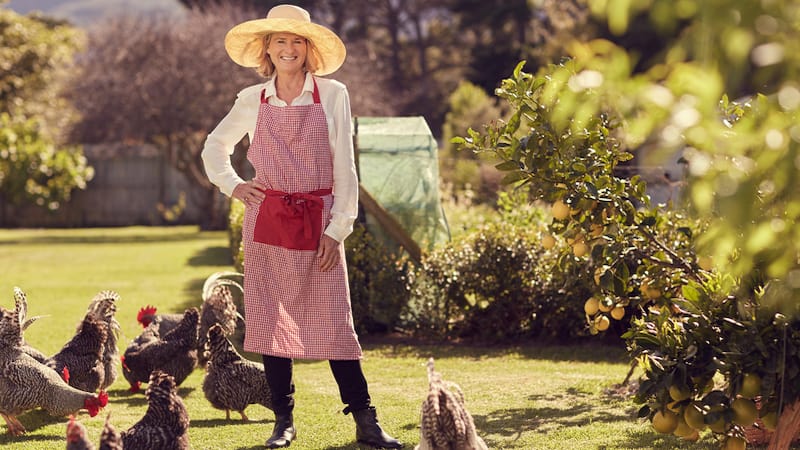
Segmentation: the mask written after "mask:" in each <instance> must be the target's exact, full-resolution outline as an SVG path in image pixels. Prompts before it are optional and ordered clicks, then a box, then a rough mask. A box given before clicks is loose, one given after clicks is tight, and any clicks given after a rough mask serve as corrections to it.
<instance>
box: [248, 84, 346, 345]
mask: <svg viewBox="0 0 800 450" xmlns="http://www.w3.org/2000/svg"><path fill="white" fill-rule="evenodd" d="M313 96H314V103H313V104H310V105H301V106H284V107H278V106H272V105H270V104H269V102H268V101H267V99H266V98H264V92H263V91H262V92H261V106H260V108H259V112H258V122H257V124H256V129H255V135H254V136H253V141H252V143H251V144H250V148H249V150H248V151H247V159H248V160H249V161H250V163H251V164H252V165H253V168H255V170H256V179H257V180H258V181H260V182H262V183H264V184H265V185H266V186H267V188H268V189H269V190H270V191H278V192H280V193H286V194H290V195H295V194H297V196H301V193H305V194H307V193H314V192H315V191H321V193H325V192H326V191H325V190H326V189H330V188H331V187H332V186H333V157H332V155H331V148H330V143H329V141H328V125H327V121H326V119H325V111H324V110H323V109H322V104H321V103H320V99H319V90H318V89H317V83H316V81H314V93H313ZM317 193H319V192H317ZM319 198H321V199H322V201H323V209H322V218H321V220H322V224H321V225H320V227H314V228H315V229H316V230H317V231H316V232H317V233H318V235H317V236H315V239H316V240H317V242H318V241H319V238H320V237H321V232H322V231H324V230H325V228H326V227H327V225H328V223H329V222H330V211H331V206H332V205H333V195H331V194H330V193H326V194H325V195H322V196H320V197H319ZM258 212H259V208H258V207H251V208H247V209H246V211H245V217H244V223H243V226H242V237H243V243H244V274H245V276H244V311H245V327H246V328H245V339H244V349H245V350H247V351H250V352H255V353H260V354H263V355H272V356H280V357H284V358H299V359H348V360H353V359H359V358H361V346H360V345H359V343H358V337H357V336H356V333H355V330H354V328H353V315H352V312H351V309H350V289H349V286H348V281H347V268H346V266H345V264H344V245H343V244H340V245H339V252H340V259H341V262H340V263H339V264H337V265H336V266H335V267H334V268H332V269H331V270H329V271H327V272H322V271H320V270H319V264H320V260H319V258H317V256H316V248H314V249H313V250H295V249H290V248H285V247H282V246H280V245H271V244H264V243H259V242H255V241H254V240H253V234H254V229H255V224H256V218H257V216H258Z"/></svg>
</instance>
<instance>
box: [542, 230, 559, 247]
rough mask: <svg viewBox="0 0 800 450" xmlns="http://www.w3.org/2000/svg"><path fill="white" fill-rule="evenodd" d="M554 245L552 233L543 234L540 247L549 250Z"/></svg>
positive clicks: (554, 240)
mask: <svg viewBox="0 0 800 450" xmlns="http://www.w3.org/2000/svg"><path fill="white" fill-rule="evenodd" d="M555 245H556V238H554V237H553V236H552V235H549V234H548V235H545V236H544V237H543V238H542V247H543V248H544V249H546V250H550V249H551V248H553V247H555Z"/></svg>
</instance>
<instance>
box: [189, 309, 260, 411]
mask: <svg viewBox="0 0 800 450" xmlns="http://www.w3.org/2000/svg"><path fill="white" fill-rule="evenodd" d="M206 349H207V351H206V354H207V357H208V363H207V364H206V375H205V378H203V393H204V394H205V396H206V399H207V400H208V401H209V402H211V406H213V407H214V408H217V409H224V410H225V418H226V419H228V420H230V418H231V410H233V411H236V412H238V413H239V414H241V416H242V420H243V421H245V422H246V421H248V420H249V419H248V417H247V415H246V414H245V412H244V410H245V408H247V406H248V405H252V404H260V405H264V406H265V407H267V408H268V409H272V396H271V395H270V390H269V385H267V377H266V376H265V375H264V365H263V364H260V363H257V362H254V361H250V360H248V359H245V358H243V357H242V356H241V355H240V354H239V353H238V352H237V351H236V349H235V348H234V347H233V344H231V342H230V341H229V340H228V339H227V338H226V337H225V332H224V331H223V329H222V326H221V325H219V324H216V325H214V326H212V327H211V328H210V329H209V330H208V343H207V344H206Z"/></svg>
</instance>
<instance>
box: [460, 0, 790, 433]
mask: <svg viewBox="0 0 800 450" xmlns="http://www.w3.org/2000/svg"><path fill="white" fill-rule="evenodd" d="M589 5H590V7H591V9H592V11H593V13H595V14H597V15H598V16H602V17H605V18H607V20H608V23H609V26H610V28H612V29H616V30H618V31H619V32H623V31H624V30H625V28H626V27H627V24H628V23H629V21H630V20H634V19H637V20H639V19H641V20H647V19H649V20H652V21H653V25H654V26H656V27H666V28H669V27H670V26H672V27H675V26H677V24H678V23H679V22H680V23H682V24H683V25H685V26H684V27H683V28H682V32H681V33H680V34H679V36H678V37H677V38H676V40H675V42H674V45H672V47H671V50H669V51H667V52H665V53H664V55H665V57H664V58H663V60H661V61H658V63H657V64H652V65H651V66H650V67H649V68H644V69H642V68H637V67H635V65H634V62H633V58H632V57H631V55H630V54H628V52H626V51H625V49H623V48H620V47H617V46H615V45H614V44H612V43H610V42H608V41H602V40H598V41H592V42H585V43H578V42H575V43H572V44H571V45H569V46H568V48H569V49H570V53H571V55H570V56H571V57H570V58H569V59H568V60H565V61H564V62H562V63H560V64H553V65H550V66H547V67H544V68H540V69H539V71H538V72H537V73H526V72H525V71H524V70H523V68H524V63H521V64H520V65H518V66H517V68H516V69H515V70H514V72H513V74H512V76H511V77H510V78H509V79H507V80H504V81H503V83H502V84H501V86H500V88H499V89H497V91H496V94H497V95H498V96H499V97H500V98H502V99H503V100H504V101H506V102H507V103H508V106H509V109H510V111H511V115H510V117H509V118H508V120H505V121H498V122H496V123H493V124H490V125H488V126H486V127H485V128H484V129H483V130H482V131H480V132H478V131H475V130H469V132H468V133H467V136H465V137H462V138H457V139H456V140H455V142H457V143H459V144H461V145H462V146H463V147H465V148H467V149H470V150H473V151H476V152H491V153H493V155H494V156H496V157H498V158H499V159H500V160H501V161H502V162H501V163H499V164H498V165H497V169H498V170H500V171H502V172H504V174H505V175H504V181H505V182H506V183H509V184H513V185H515V186H517V187H518V188H527V189H528V190H529V191H530V192H531V194H532V197H533V198H534V199H537V200H541V201H543V202H547V203H550V204H552V205H556V204H558V205H559V207H558V209H556V208H554V211H553V219H552V222H550V224H549V229H550V230H549V231H550V234H552V235H558V236H561V237H562V238H563V239H564V240H565V241H566V242H568V243H570V246H571V247H567V248H565V249H564V251H563V254H562V261H565V262H567V261H569V262H570V263H575V262H576V261H577V262H578V263H580V264H583V267H584V268H585V270H586V272H587V274H589V275H590V276H593V277H594V279H595V281H596V282H597V292H595V293H594V294H593V297H596V298H598V299H605V298H610V299H612V301H611V302H609V303H603V302H602V301H600V302H599V303H598V305H597V306H598V307H597V311H595V310H594V308H593V307H592V308H588V310H585V312H586V313H587V325H586V326H587V327H588V328H589V329H590V330H592V331H594V332H598V331H602V330H601V327H604V326H605V322H606V320H609V317H608V314H607V313H606V312H604V311H603V310H602V309H601V307H600V306H601V305H606V307H607V306H608V305H616V304H620V305H622V306H623V307H624V308H626V310H628V311H630V312H631V314H625V315H623V318H625V317H627V318H628V319H627V320H628V321H629V322H628V323H629V329H628V331H627V332H626V333H625V334H624V337H625V339H626V343H627V347H628V350H629V354H630V356H631V358H632V359H633V360H634V361H637V362H638V364H639V365H640V367H641V368H642V370H643V372H644V374H643V376H642V380H641V383H640V385H639V389H638V392H637V396H636V399H637V401H639V402H641V403H642V404H643V406H642V408H641V410H640V416H641V417H647V418H649V419H650V420H651V421H652V422H653V425H654V427H655V426H657V425H656V422H658V428H660V429H664V430H665V429H667V428H669V427H666V426H662V425H664V424H663V422H664V417H663V415H664V413H665V411H670V412H674V413H675V414H678V415H681V416H682V417H683V418H684V420H685V422H686V424H687V426H689V427H691V428H693V429H694V430H701V429H705V428H709V429H711V430H712V431H713V432H714V433H718V434H719V435H721V436H722V435H724V436H728V438H726V440H725V441H724V442H725V443H726V444H725V445H727V446H728V447H730V448H736V447H738V446H739V444H740V443H741V437H742V436H743V435H744V433H743V429H744V427H746V426H747V425H746V424H747V423H748V422H750V419H751V418H752V416H753V411H752V407H751V405H750V403H748V402H744V401H737V400H738V399H739V398H740V397H741V398H744V399H746V400H752V397H755V396H758V397H759V398H760V405H761V409H760V410H759V411H758V414H759V415H761V416H762V417H768V416H769V417H770V418H771V416H770V415H771V414H773V413H775V414H776V415H779V414H780V408H781V406H782V405H785V404H788V403H791V402H795V401H797V400H798V398H800V335H798V334H797V333H796V332H795V331H794V330H797V329H800V320H798V312H800V302H798V301H797V300H796V299H797V298H800V295H798V294H800V282H797V279H798V276H797V274H798V273H800V262H799V261H798V258H797V255H798V254H800V248H798V247H799V246H800V241H797V239H795V238H794V237H795V236H797V235H800V221H798V220H797V219H798V216H800V196H798V195H797V194H799V193H800V177H797V176H796V170H797V167H798V166H797V161H798V160H799V155H800V125H798V124H800V120H799V119H800V118H799V117H798V111H800V88H798V87H797V85H796V82H795V81H794V79H796V75H797V73H798V72H800V22H798V21H796V20H792V19H791V17H795V14H796V13H795V12H796V8H797V3H796V2H793V1H789V0H783V1H782V0H776V1H772V2H739V1H735V0H719V1H716V2H702V1H699V0H687V1H683V2H680V6H681V7H680V8H673V6H674V2H672V1H671V0H650V1H641V2H607V1H601V0H590V1H589ZM648 11H649V12H650V13H648ZM721 12H724V13H721ZM733 16H735V17H738V18H740V19H742V20H730V18H731V17H733ZM744 18H747V19H746V20H745V19H744ZM670 24H672V25H670ZM698 43H702V45H701V46H700V47H698ZM687 49H688V51H687ZM742 69H746V70H749V71H752V73H754V74H755V76H757V77H762V78H763V79H764V80H768V82H764V83H762V84H761V86H764V87H765V88H766V90H767V92H764V94H765V95H760V94H759V93H752V95H750V96H748V97H746V98H745V99H744V100H742V101H738V102H732V101H729V100H728V95H727V93H728V92H731V93H733V94H734V95H735V96H736V97H737V98H738V97H739V93H738V92H736V90H735V88H736V86H737V84H736V83H737V82H736V80H734V79H732V74H734V73H737V71H740V70H742ZM644 146H647V148H649V149H650V153H651V154H652V155H656V156H659V155H661V156H665V155H673V154H675V153H676V152H681V161H683V162H685V163H686V167H687V180H686V181H687V185H686V189H685V194H686V195H685V197H684V200H685V202H683V203H680V204H677V203H676V204H671V205H653V204H651V202H650V199H649V197H648V195H647V189H646V186H645V184H644V183H643V182H642V181H641V179H639V178H638V177H637V176H627V175H626V176H623V174H627V173H628V172H627V171H622V170H620V169H621V167H622V166H624V165H626V164H629V161H631V160H633V159H634V155H635V154H636V153H637V151H638V149H640V148H642V147H644ZM634 164H635V161H634ZM561 204H563V205H565V206H566V208H565V207H564V206H561ZM745 205H746V206H745ZM567 208H568V209H569V214H566V212H565V211H566V210H567ZM556 212H557V213H556ZM577 242H580V243H582V244H584V245H585V246H586V248H585V249H584V248H582V247H581V248H580V249H579V251H577V252H576V251H575V249H574V245H575V243H577ZM584 250H585V251H584ZM581 301H585V297H584V298H583V299H581ZM589 312H593V314H589ZM612 318H613V316H612ZM601 324H602V325H601ZM745 374H748V375H745ZM715 379H718V380H720V383H718V384H714V382H713V380H715ZM755 380H758V383H756V381H755ZM673 386H678V388H677V389H679V390H680V393H679V395H678V394H677V392H678V391H677V390H676V388H673V389H672V391H673V393H674V394H675V397H678V398H680V400H678V399H676V398H674V397H673V396H672V395H671V393H670V388H671V387H673ZM685 391H688V396H687V395H686V392H685ZM740 393H741V394H740ZM676 428H677V425H676ZM684 431H687V430H682V432H684ZM685 434H687V436H690V435H691V434H690V433H685Z"/></svg>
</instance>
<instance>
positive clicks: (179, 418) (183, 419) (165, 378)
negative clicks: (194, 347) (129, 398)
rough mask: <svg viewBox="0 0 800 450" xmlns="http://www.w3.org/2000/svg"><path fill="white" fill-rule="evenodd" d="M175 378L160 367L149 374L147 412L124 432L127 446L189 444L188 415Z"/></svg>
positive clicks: (136, 449)
mask: <svg viewBox="0 0 800 450" xmlns="http://www.w3.org/2000/svg"><path fill="white" fill-rule="evenodd" d="M177 391H178V387H177V385H176V383H175V379H174V378H173V377H172V376H170V375H168V374H166V373H164V372H161V371H159V370H156V371H154V372H153V373H152V375H151V376H150V378H149V381H148V385H147V391H146V393H145V395H146V396H147V403H148V407H147V412H145V414H144V417H142V419H141V420H139V421H138V422H136V423H135V424H134V425H133V426H132V427H131V428H129V429H128V430H126V431H123V432H122V445H123V448H124V449H125V450H152V449H159V450H184V449H188V448H189V435H188V434H187V431H188V429H189V415H188V413H187V411H186V406H185V405H184V404H183V400H181V398H180V397H179V396H178V392H177Z"/></svg>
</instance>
